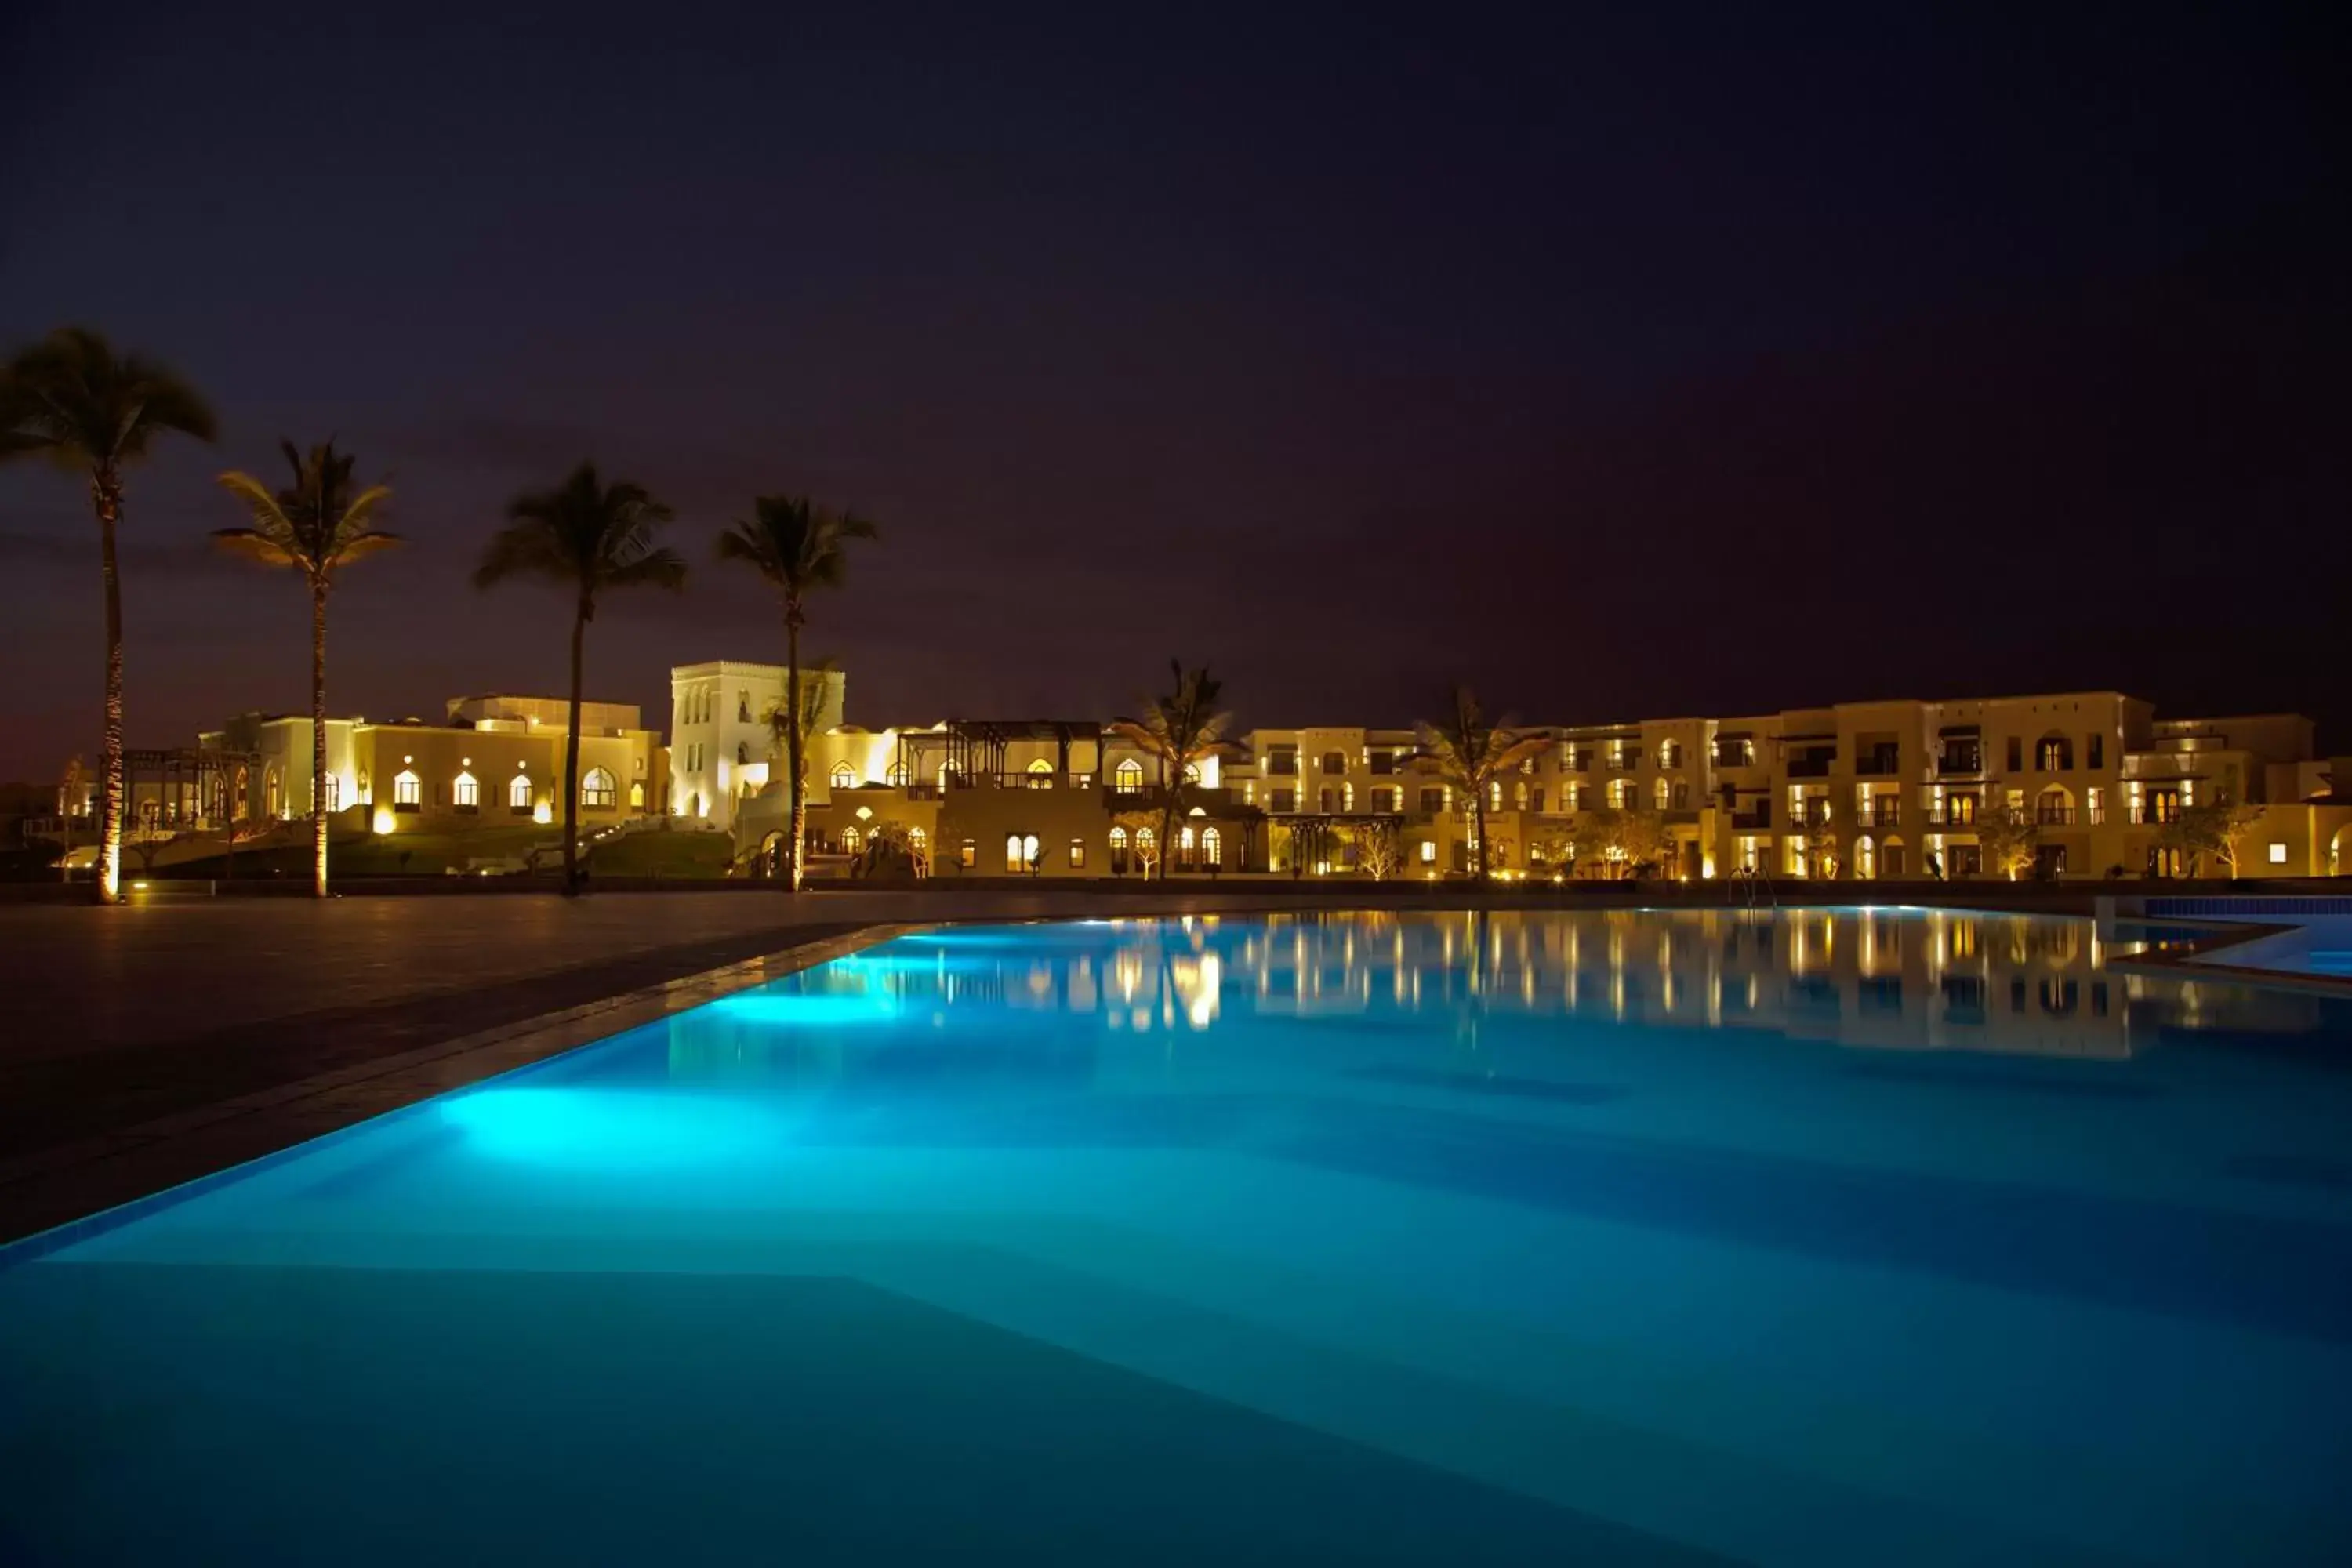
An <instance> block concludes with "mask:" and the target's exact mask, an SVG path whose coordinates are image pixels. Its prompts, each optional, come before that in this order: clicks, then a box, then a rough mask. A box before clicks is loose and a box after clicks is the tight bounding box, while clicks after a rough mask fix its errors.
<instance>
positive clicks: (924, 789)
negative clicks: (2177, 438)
mask: <svg viewBox="0 0 2352 1568" xmlns="http://www.w3.org/2000/svg"><path fill="white" fill-rule="evenodd" d="M827 681H828V684H827V685H826V687H825V700H826V702H827V704H828V705H829V707H830V708H831V709H833V710H838V708H839V707H840V705H841V703H842V702H843V700H844V697H845V686H844V683H843V680H842V678H841V677H840V675H839V674H838V672H833V673H831V674H829V675H828V677H827ZM672 685H673V689H674V690H675V691H677V693H678V702H679V708H680V712H681V714H682V715H684V719H683V720H682V723H683V724H684V725H685V726H686V727H682V728H681V729H680V730H679V731H677V735H678V737H679V739H680V741H681V742H683V743H682V744H680V745H674V746H673V757H674V759H676V761H675V763H674V771H675V780H676V782H675V783H674V785H673V791H672V799H673V800H674V801H675V802H677V809H678V810H679V811H681V812H687V813H688V814H694V813H695V812H697V811H698V812H699V814H700V815H704V816H711V817H712V818H713V819H714V820H716V821H719V822H720V823H723V824H726V825H729V826H732V827H733V828H734V830H735V832H736V838H737V848H738V851H739V853H740V855H742V856H743V857H745V858H747V859H749V858H755V857H756V856H757V855H758V854H759V853H760V852H761V849H762V848H767V849H770V850H772V847H773V845H774V843H775V842H776V841H777V840H778V839H779V838H780V837H781V835H782V829H783V826H784V824H783V821H782V810H783V801H782V796H783V791H782V784H781V778H780V776H776V775H774V774H773V773H772V758H773V756H774V755H775V754H776V748H775V745H774V736H773V731H772V727H771V726H769V725H767V724H766V723H765V722H764V719H763V715H764V712H765V711H766V708H765V707H763V706H762V704H763V702H765V703H766V704H768V705H769V706H772V701H773V699H774V697H775V696H776V695H778V694H780V693H781V691H782V674H781V671H778V670H776V669H774V668H772V667H768V666H756V665H737V664H729V663H719V664H707V665H694V666H688V667H685V668H680V669H678V670H677V671H675V672H673V680H672ZM730 708H731V714H730ZM747 715H748V717H747ZM1521 732H1522V733H1525V734H1530V735H1536V736H1539V737H1541V738H1542V739H1543V740H1544V741H1545V742H1546V745H1545V746H1544V748H1543V750H1542V751H1541V752H1539V753H1538V754H1537V755H1535V756H1533V757H1530V758H1529V759H1528V760H1527V761H1526V762H1525V763H1523V764H1521V765H1520V766H1519V767H1518V768H1517V770H1516V771H1514V772H1513V773H1510V774H1509V775H1507V777H1504V778H1500V779H1496V780H1494V781H1492V782H1491V783H1490V784H1488V786H1487V787H1488V798H1487V800H1486V834H1487V837H1488V844H1487V847H1486V849H1487V853H1486V859H1487V862H1488V865H1489V866H1490V868H1493V869H1494V870H1496V872H1498V873H1499V874H1501V875H1503V876H1504V877H1506V878H1510V879H1517V878H1528V877H1536V878H1548V877H1564V876H1583V877H1593V876H1613V875H1623V874H1630V873H1631V872H1633V870H1635V869H1636V868H1639V869H1641V870H1643V871H1644V872H1646V873H1648V874H1654V875H1664V876H1668V877H1675V878H1681V879H1707V878H1715V877H1728V876H1734V875H1759V876H1768V877H1773V878H1789V879H1821V878H1832V879H1845V880H1899V879H1919V878H1936V877H1942V878H1957V879H1968V878H1978V877H1993V876H2000V875H2002V874H2004V873H2003V868H2002V867H2000V866H1999V865H1996V864H1995V863H1994V862H1993V860H1992V859H1991V858H1989V855H1988V848H1987V840H1988V838H1990V837H1992V836H1993V835H1992V834H1991V832H1990V829H1991V828H1992V826H1993V825H1994V824H1995V822H1996V820H1998V821H1999V822H2000V823H2014V824H2019V825H2022V826H2024V827H2025V828H2026V829H2027V830H2028V831H2026V832H2025V833H2024V834H2023V835H2022V836H2021V835H2018V834H2014V833H2012V834H2010V835H2008V837H2011V839H2016V838H2018V837H2023V838H2024V839H2025V840H2026V841H2027V842H2026V844H2025V847H2024V848H2022V849H2020V850H2017V851H2016V852H2015V853H2016V854H2018V855H2020V856H2024V857H2030V858H2028V859H2027V860H2025V862H2024V863H2022V864H2019V865H2017V867H2016V869H2017V870H2018V873H2019V874H2020V875H2027V876H2033V877H2038V878H2041V879H2098V878H2104V877H2108V876H2122V875H2129V876H2141V875H2149V874H2153V875H2159V876H2166V875H2171V876H2177V875H2185V874H2188V872H2189V869H2190V868H2189V865H2188V864H2187V861H2186V858H2184V854H2183V852H2182V851H2181V850H2180V849H2179V847H2175V846H2172V845H2170V844H2168V841H2167V835H2166V834H2165V832H2164V829H2165V826H2166V825H2167V824H2168V823H2171V822H2174V821H2176V820H2177V819H2178V818H2179V816H2180V814H2181V813H2182V812H2183V811H2184V810H2187V809H2189V808H2191V807H2194V806H2196V805H2200V803H2203V804H2210V803H2215V802H2223V801H2226V802H2231V803H2237V804H2242V805H2258V806H2260V807H2261V808H2262V812H2261V816H2260V820H2259V822H2258V823H2257V824H2256V825H2255V826H2253V827H2252V828H2251V829H2250V830H2249V831H2248V832H2247V834H2246V835H2245V837H2244V840H2243V842H2242V845H2241V847H2240V862H2241V863H2240V864H2239V865H2238V866H2237V867H2236V868H2234V871H2233V872H2232V871H2231V868H2226V867H2220V866H2216V865H2213V864H2211V863H2210V857H2209V858H2208V863H2207V864H2205V865H2204V866H2202V867H2201V869H2202V870H2203V871H2204V872H2205V874H2208V875H2212V874H2234V875H2237V876H2241V877H2264V876H2270V877H2275V876H2305V877H2307V876H2330V875H2335V874H2337V873H2338V872H2339V871H2346V870H2352V797H2347V796H2339V795H2335V794H2333V793H2331V792H2332V790H2333V785H2334V782H2335V780H2336V778H2337V777H2352V759H2347V760H2346V761H2345V762H2343V763H2336V762H2330V761H2328V760H2326V759H2323V758H2321V757H2319V756H2318V755H2317V753H2316V752H2315V745H2314V736H2313V727H2312V725H2311V722H2310V721H2308V720H2306V719H2303V718H2300V717H2298V716H2295V715H2292V714H2257V715H2250V716H2245V717H2238V718H2227V719H2200V720H2158V718H2157V717H2156V716H2155V713H2154V710H2153V709H2152V707H2151V706H2150V705H2149V704H2148V703H2147V702H2146V701H2144V700H2139V699H2137V698H2131V697H2127V696H2125V695H2124V694H2122V693H2120V692H2113V691H2103V692H2067V693H2055V694H2047V695H2041V696H2025V697H2008V698H1988V699H1971V700H1956V701H1945V702H1925V701H1883V702H1861V703H1842V704H1835V705H1832V706H1830V707H1826V708H1818V709H1791V710H1783V711H1780V712H1778V713H1767V714H1757V715H1751V716H1747V717H1733V718H1720V719H1717V718H1675V719H1645V720H1638V721H1629V722H1625V723H1620V724H1599V725H1569V726H1559V725H1546V726H1538V727H1522V730H1521ZM713 759H715V760H716V761H715V763H714V762H713ZM1153 768H1154V763H1153V762H1152V759H1151V758H1150V757H1149V756H1148V755H1146V754H1144V753H1142V752H1138V751H1136V750H1135V749H1134V748H1133V747H1131V746H1129V745H1127V744H1126V743H1125V742H1121V741H1119V740H1118V737H1117V736H1116V735H1115V734H1114V733H1112V732H1111V731H1109V730H1108V728H1107V727H1106V726H1105V725H1104V724H1102V723H1100V722H1099V721H1069V720H1063V721H1034V722H987V721H949V722H940V723H934V724H929V725H924V726H918V727H904V728H889V729H882V730H866V729H862V728H859V727H857V726H856V725H851V724H846V723H835V724H833V725H831V726H829V727H827V728H824V730H823V731H822V732H820V733H818V734H817V735H815V736H814V737H813V738H812V740H811V742H810V746H809V780H808V799H809V805H810V816H809V831H810V836H811V846H812V850H811V865H812V868H813V869H817V870H820V871H821V870H823V869H825V868H828V867H838V866H842V865H845V864H846V863H847V862H848V861H849V859H850V858H853V857H855V856H856V855H857V854H859V853H860V851H861V850H862V849H863V848H864V847H866V844H867V843H868V842H870V840H871V837H872V835H873V833H874V830H875V828H876V827H877V826H881V825H889V824H897V825H898V826H900V827H903V828H904V829H905V830H906V832H907V834H908V837H910V838H911V840H912V841H913V842H914V843H915V844H916V845H917V846H918V847H919V849H920V850H921V852H922V853H921V858H923V859H924V861H925V862H926V863H927V865H928V866H929V868H930V870H931V871H932V872H933V873H934V874H937V875H954V874H958V873H973V874H985V875H1004V874H1007V873H1013V874H1020V875H1030V876H1082V877H1096V876H1102V875H1105V874H1110V875H1122V874H1138V873H1139V872H1140V871H1141V869H1142V868H1143V867H1144V866H1145V865H1148V864H1152V863H1154V862H1156V861H1157V860H1158V859H1159V858H1160V856H1161V854H1162V852H1163V850H1164V851H1165V854H1166V858H1167V859H1168V862H1169V869H1170V871H1171V873H1190V874H1222V873H1227V872H1238V873H1249V872H1260V873H1273V874H1278V875H1289V876H1297V877H1307V876H1317V877H1321V876H1342V875H1365V874H1373V873H1377V874H1379V875H1383V876H1399V875H1402V876H1408V877H1424V878H1437V877H1443V876H1446V875H1449V874H1458V873H1460V872H1463V871H1465V870H1466V869H1467V868H1469V867H1470V866H1471V865H1472V864H1473V858H1472V849H1473V844H1472V833H1473V831H1474V829H1473V818H1472V814H1471V812H1470V809H1469V803H1468V802H1467V801H1465V800H1463V799H1461V798H1459V796H1458V791H1457V787H1456V786H1455V784H1454V783H1453V782H1452V781H1450V780H1449V779H1448V778H1447V777H1446V775H1445V774H1444V773H1443V772H1442V771H1441V770H1440V769H1439V767H1438V765H1437V764H1436V763H1434V762H1433V760H1432V759H1430V758H1428V757H1426V756H1423V755H1422V754H1421V753H1420V751H1419V745H1418V741H1417V738H1416V736H1415V734H1414V732H1413V731H1410V730H1404V729H1379V728H1365V727H1357V726H1315V727H1307V728H1299V729H1259V730H1254V731H1249V732H1247V733H1246V734H1244V735H1241V736H1239V737H1236V738H1235V740H1234V743H1233V744H1232V746H1231V748H1230V749H1229V753H1228V754H1227V755H1226V756H1224V757H1223V758H1218V759H1211V760H1210V761H1209V762H1207V763H1204V764H1203V769H1202V776H1200V777H1199V778H1197V779H1196V780H1194V781H1193V782H1192V787H1190V788H1188V789H1187V791H1186V792H1185V794H1184V797H1183V801H1182V809H1181V814H1180V819H1179V820H1178V821H1177V822H1175V823H1174V824H1172V825H1170V824H1164V823H1162V822H1161V821H1160V819H1159V818H1158V816H1157V812H1158V810H1159V802H1160V795H1159V794H1158V792H1157V788H1156V786H1157V784H1158V783H1159V780H1158V779H1157V776H1156V774H1155V773H1154V772H1153ZM1603 814H1605V816H1604V815H1603ZM1603 820H1607V821H1610V822H1613V823H1616V824H1618V825H1620V826H1621V827H1622V831H1620V832H1616V833H1601V834H1596V832H1595V831H1594V830H1595V828H1596V826H1597V825H1598V824H1599V823H1600V822H1601V821H1603ZM1147 832H1148V833H1150V836H1151V837H1150V838H1149V839H1146V838H1144V837H1142V836H1143V835H1144V834H1145V833H1147ZM1162 835H1166V836H1167V837H1170V839H1171V842H1170V843H1169V844H1167V845H1165V846H1162V845H1161V844H1160V843H1159V838H1160V837H1161V836H1162Z"/></svg>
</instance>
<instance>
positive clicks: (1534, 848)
mask: <svg viewBox="0 0 2352 1568" xmlns="http://www.w3.org/2000/svg"><path fill="white" fill-rule="evenodd" d="M1581 847H1582V843H1581V841H1580V839H1579V837H1577V834H1576V830H1575V829H1574V828H1555V829H1553V830H1552V831H1550V832H1549V833H1540V834H1538V835H1537V836H1536V837H1532V838H1530V839H1528V871H1529V872H1530V873H1532V872H1533V871H1534V870H1535V868H1536V867H1537V865H1538V863H1540V864H1542V865H1546V866H1549V867H1550V868H1551V874H1552V876H1553V878H1554V879H1559V878H1562V877H1565V876H1567V875H1568V874H1569V873H1570V871H1573V870H1574V869H1575V868H1576V858H1577V853H1578V851H1579V850H1580V848H1581Z"/></svg>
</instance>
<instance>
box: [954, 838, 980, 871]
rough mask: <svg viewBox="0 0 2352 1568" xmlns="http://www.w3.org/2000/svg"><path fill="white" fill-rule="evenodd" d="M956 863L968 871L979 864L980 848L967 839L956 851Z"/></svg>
mask: <svg viewBox="0 0 2352 1568" xmlns="http://www.w3.org/2000/svg"><path fill="white" fill-rule="evenodd" d="M956 863H957V864H958V865H960V866H961V867H963V868H964V869H966V870H970V869H971V868H972V867H974V866H977V865H979V864H980V846H979V845H977V844H975V843H973V842H972V841H971V839H969V838H967V839H965V840H964V841H963V843H962V845H961V847H959V848H958V849H957V850H956Z"/></svg>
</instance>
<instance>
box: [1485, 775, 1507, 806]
mask: <svg viewBox="0 0 2352 1568" xmlns="http://www.w3.org/2000/svg"><path fill="white" fill-rule="evenodd" d="M1486 809H1487V810H1488V811H1500V810H1502V809H1503V781H1502V780H1500V779H1490V780H1488V781H1487V784H1486Z"/></svg>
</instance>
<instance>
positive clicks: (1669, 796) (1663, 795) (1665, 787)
mask: <svg viewBox="0 0 2352 1568" xmlns="http://www.w3.org/2000/svg"><path fill="white" fill-rule="evenodd" d="M1651 798H1653V799H1654V800H1655V801H1656V802H1657V805H1658V809H1659V810H1660V811H1664V810H1665V809H1666V807H1667V805H1669V804H1670V803H1672V801H1673V800H1674V798H1675V786H1674V785H1673V784H1670V783H1669V782H1667V781H1666V780H1664V779H1660V780H1659V781H1658V783H1657V787H1656V788H1655V789H1654V790H1653V791H1651Z"/></svg>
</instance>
